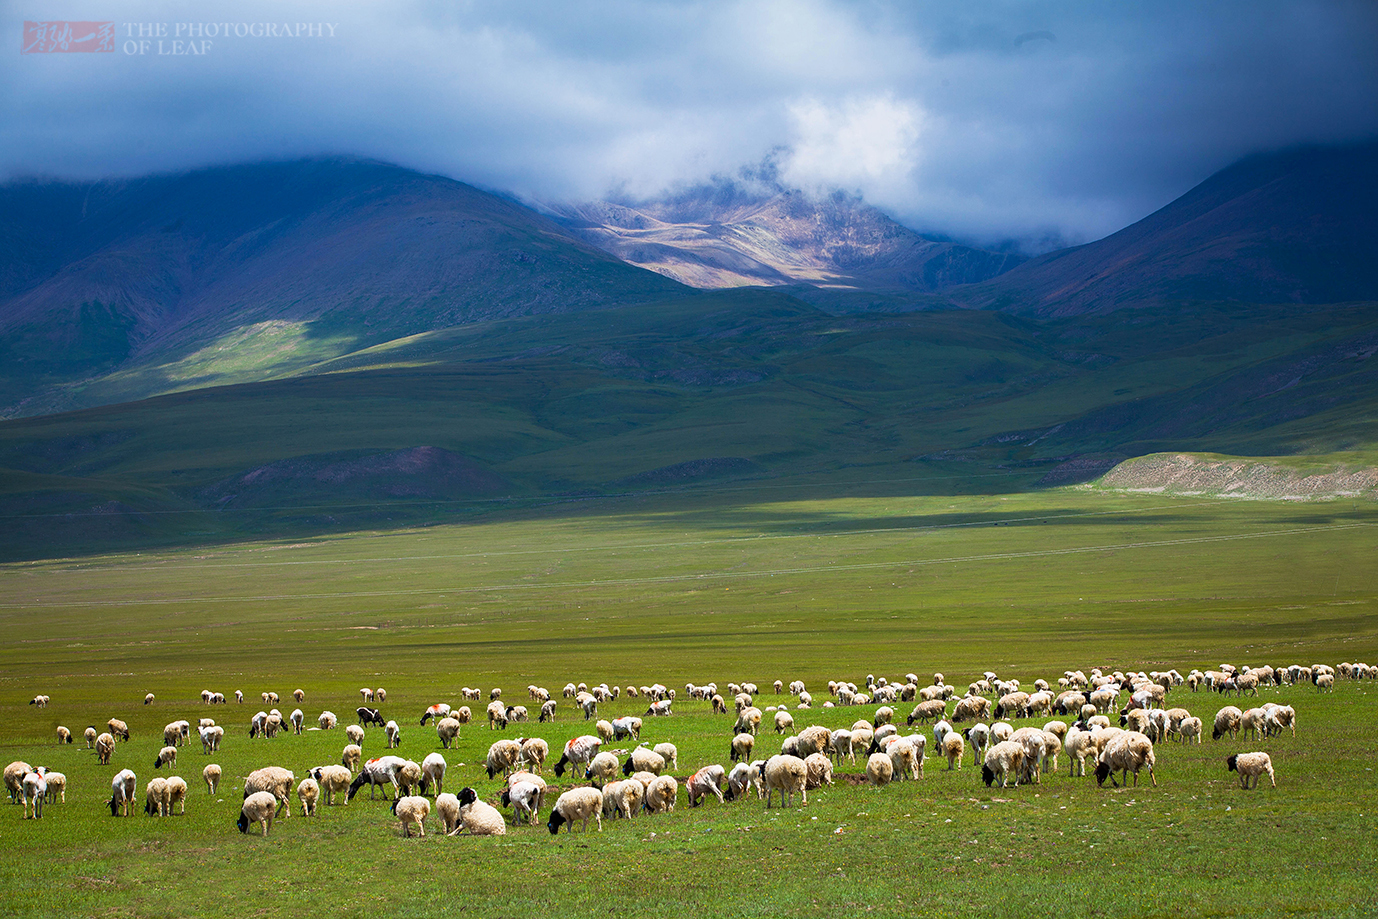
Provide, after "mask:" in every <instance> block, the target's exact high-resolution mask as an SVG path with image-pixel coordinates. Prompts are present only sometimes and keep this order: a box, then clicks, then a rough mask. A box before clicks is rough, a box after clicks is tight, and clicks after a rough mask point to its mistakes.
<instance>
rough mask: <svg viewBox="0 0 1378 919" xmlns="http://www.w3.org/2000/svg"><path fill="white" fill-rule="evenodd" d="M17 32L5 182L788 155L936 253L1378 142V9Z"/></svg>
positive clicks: (7, 74) (718, 11)
mask: <svg viewBox="0 0 1378 919" xmlns="http://www.w3.org/2000/svg"><path fill="white" fill-rule="evenodd" d="M5 9H6V15H5V17H4V19H3V20H0V26H2V27H3V29H4V30H5V31H6V32H7V34H8V36H9V37H7V38H4V39H3V41H5V42H8V43H9V46H10V47H11V48H12V49H14V50H13V51H12V52H11V53H9V54H5V55H0V61H2V62H3V63H0V79H2V80H3V83H4V85H5V86H6V90H7V91H6V92H5V93H4V94H3V95H0V129H3V136H4V137H5V143H4V145H3V146H0V171H2V172H3V173H4V174H5V175H15V174H24V173H47V174H56V175H63V176H83V177H93V176H107V175H130V174H137V173H142V172H148V171H154V170H169V169H181V168H186V167H192V166H199V165H205V164H209V163H220V162H229V161H236V160H247V159H258V158H265V157H283V156H296V155H302V154H315V153H353V154H358V155H364V156H374V157H378V158H382V159H387V160H391V161H395V162H399V163H403V164H405V165H409V166H413V167H417V168H422V169H427V170H433V171H437V172H442V173H445V174H447V175H451V176H454V177H456V178H460V179H464V180H466V181H470V182H474V183H477V184H481V185H484V186H487V187H490V188H497V189H505V190H510V191H513V192H515V193H517V194H520V195H524V196H527V197H530V198H533V199H537V200H552V199H586V198H591V197H598V196H604V195H608V194H621V195H626V196H642V195H652V194H655V193H656V192H658V191H661V190H664V189H667V188H671V187H675V186H678V185H683V184H687V183H692V182H696V181H701V180H703V179H706V178H708V177H710V176H713V175H732V174H735V173H736V172H737V171H738V170H739V169H741V168H742V167H744V166H752V165H755V164H759V163H761V162H762V161H763V160H764V159H766V158H767V157H771V158H772V159H773V162H774V163H775V165H776V167H777V168H778V170H779V174H780V176H781V177H782V178H784V179H785V180H786V181H788V182H791V183H793V184H797V185H800V186H804V187H809V188H834V187H841V188H846V189H850V190H854V191H858V192H861V193H862V194H864V195H866V197H867V198H868V200H871V201H872V202H874V203H876V204H879V205H881V206H882V207H884V208H886V209H887V210H888V211H890V212H891V213H892V214H894V215H895V216H897V217H899V218H900V219H902V220H904V221H905V222H907V223H909V224H910V225H913V226H917V227H919V228H922V229H937V230H944V231H947V232H949V233H954V234H960V235H964V236H968V237H972V238H978V239H988V240H989V239H998V238H1002V237H1019V238H1024V239H1038V238H1052V239H1056V238H1062V239H1069V240H1081V239H1089V238H1094V237H1096V236H1100V235H1103V234H1105V233H1107V232H1110V231H1113V230H1115V229H1117V228H1119V227H1121V226H1123V225H1125V224H1126V223H1129V222H1131V221H1133V220H1135V219H1137V218H1139V217H1141V216H1143V215H1144V214H1146V213H1148V212H1149V211H1151V210H1153V209H1155V208H1157V207H1159V206H1161V205H1163V204H1165V203H1167V201H1169V200H1171V198H1173V197H1175V196H1176V195H1178V194H1180V193H1181V192H1182V191H1185V190H1186V189H1187V188H1189V187H1190V186H1191V185H1193V184H1194V183H1196V182H1197V181H1200V180H1201V179H1202V178H1204V177H1205V176H1206V175H1208V174H1209V173H1210V172H1212V171H1214V170H1215V169H1218V168H1220V167H1222V166H1225V165H1227V164H1228V163H1229V162H1231V161H1232V160H1234V159H1236V158H1238V157H1240V156H1242V155H1245V154H1247V153H1249V152H1253V151H1255V150H1261V149H1271V148H1276V147H1279V146H1285V145H1288V144H1293V143H1298V142H1317V141H1319V142H1327V141H1342V140H1349V139H1356V138H1364V137H1371V136H1373V135H1374V134H1375V132H1378V66H1376V65H1375V63H1374V58H1375V57H1378V56H1375V55H1374V54H1373V47H1374V45H1373V40H1374V36H1375V34H1378V5H1375V4H1373V3H1371V2H1368V0H1360V2H1353V3H1344V2H1316V3H1305V2H1298V3H1260V2H1248V3H1226V2H1219V3H1209V4H1199V3H1187V2H1180V3H1169V2H1154V3H1142V4H1134V3H1122V2H1116V3H1103V2H1096V3H1064V2H1056V3H1054V2H1046V3H1040V2H970V0H964V2H961V3H956V2H953V3H909V2H892V3H887V2H870V3H831V2H822V0H813V2H808V0H799V2H773V3H772V2H751V3H706V2H705V3H693V2H684V3H668V2H667V3H655V2H646V0H636V2H609V3H598V4H572V3H564V2H550V3H535V2H530V3H511V4H495V3H462V2H461V3H450V2H447V3H425V4H422V3H410V4H408V3H398V4H387V5H384V4H376V5H367V6H366V5H363V4H349V5H341V4H321V3H291V2H288V3H274V4H258V3H247V4H246V3H234V4H217V3H208V4H194V5H193V4H186V3H156V2H154V3H140V4H132V3H129V2H127V0H107V2H97V0H82V2H69V3H62V4H57V3H50V2H45V0H38V2H34V3H32V4H31V5H29V6H24V7H19V6H16V5H13V4H7V5H6V6H5ZM41 17H50V18H54V19H57V18H61V19H65V20H101V21H103V20H111V21H115V22H116V23H117V38H116V50H115V51H114V52H113V53H110V54H19V53H18V51H19V45H20V44H21V35H20V33H21V27H22V23H23V21H24V20H26V19H39V18H41ZM139 22H144V23H166V24H167V28H168V30H169V32H170V33H173V34H169V35H168V36H167V37H166V39H165V40H164V41H165V44H164V45H163V46H162V49H161V50H165V51H166V50H171V49H172V47H173V46H171V45H170V44H169V43H168V40H169V39H171V40H175V39H176V38H177V35H176V34H175V32H176V29H177V24H178V23H203V24H209V23H219V24H221V25H223V24H225V23H230V24H252V23H275V24H282V23H286V24H288V25H289V26H291V27H292V28H291V29H279V34H278V35H277V36H276V37H270V36H269V35H267V34H262V35H261V37H260V36H255V35H253V34H246V35H243V36H239V35H231V37H228V38H227V37H223V35H222V36H219V37H216V38H214V39H212V45H211V46H209V47H208V48H207V49H206V50H207V53H206V54H204V55H186V54H184V55H180V56H173V55H168V54H159V53H157V52H158V50H160V49H159V48H158V47H157V46H156V45H152V46H149V47H147V48H146V49H145V48H141V47H139V46H137V45H133V46H131V45H129V44H128V42H129V41H131V40H134V41H137V40H138V39H139V34H138V33H139V28H138V26H137V23H139ZM322 22H325V23H329V24H330V25H332V26H333V28H334V32H333V35H328V34H325V32H324V31H322V33H321V34H319V35H316V34H313V33H311V32H310V30H308V34H305V35H297V34H290V33H293V32H298V31H300V30H299V29H296V24H297V23H322ZM202 28H203V29H204V28H205V27H204V26H203V27H202ZM191 31H192V28H191V27H186V28H184V29H183V37H184V38H187V37H194V36H190V33H191ZM284 32H287V33H289V34H284ZM184 50H185V48H184ZM130 51H138V52H142V53H127V52H130Z"/></svg>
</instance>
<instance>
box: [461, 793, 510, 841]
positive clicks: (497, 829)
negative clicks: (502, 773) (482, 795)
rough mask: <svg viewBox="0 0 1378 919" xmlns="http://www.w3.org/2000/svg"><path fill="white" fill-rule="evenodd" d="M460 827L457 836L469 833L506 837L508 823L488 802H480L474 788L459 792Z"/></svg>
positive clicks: (500, 812)
mask: <svg viewBox="0 0 1378 919" xmlns="http://www.w3.org/2000/svg"><path fill="white" fill-rule="evenodd" d="M459 821H460V827H459V828H458V829H456V830H455V831H454V832H455V834H459V833H465V832H467V833H468V834H469V835H470V836H506V835H507V821H506V820H504V819H503V817H502V811H500V810H498V809H497V808H496V807H494V806H493V805H491V804H489V803H488V802H487V801H481V800H479V796H478V793H477V792H476V791H474V790H473V789H472V788H462V789H460V792H459Z"/></svg>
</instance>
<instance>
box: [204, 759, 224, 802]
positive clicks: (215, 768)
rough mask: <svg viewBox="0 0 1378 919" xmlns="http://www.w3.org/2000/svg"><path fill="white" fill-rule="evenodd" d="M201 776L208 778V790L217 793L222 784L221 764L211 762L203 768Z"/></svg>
mask: <svg viewBox="0 0 1378 919" xmlns="http://www.w3.org/2000/svg"><path fill="white" fill-rule="evenodd" d="M201 778H203V779H205V780H206V791H208V792H210V793H211V794H212V795H213V794H215V789H216V788H217V787H218V786H219V785H220V766H219V765H218V764H216V763H211V764H210V765H208V766H207V767H206V768H205V769H202V770H201Z"/></svg>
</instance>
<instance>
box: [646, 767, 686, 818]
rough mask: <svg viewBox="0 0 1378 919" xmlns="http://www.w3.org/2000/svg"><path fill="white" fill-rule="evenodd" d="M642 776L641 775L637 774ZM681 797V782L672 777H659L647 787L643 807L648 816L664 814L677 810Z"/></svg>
mask: <svg viewBox="0 0 1378 919" xmlns="http://www.w3.org/2000/svg"><path fill="white" fill-rule="evenodd" d="M637 774H638V775H640V774H641V773H637ZM678 797H679V782H677V781H675V777H674V776H671V775H658V776H656V777H655V778H654V779H653V780H652V781H651V784H649V785H647V786H646V798H645V800H644V801H643V802H642V807H643V808H644V809H645V811H646V812H647V813H648V814H662V813H666V812H668V811H672V810H674V809H675V801H676V800H677V799H678Z"/></svg>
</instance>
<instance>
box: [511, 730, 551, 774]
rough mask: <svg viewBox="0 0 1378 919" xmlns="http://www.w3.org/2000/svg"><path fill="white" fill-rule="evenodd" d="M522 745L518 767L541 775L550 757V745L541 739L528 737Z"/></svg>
mask: <svg viewBox="0 0 1378 919" xmlns="http://www.w3.org/2000/svg"><path fill="white" fill-rule="evenodd" d="M521 745H522V752H521V755H520V756H518V757H517V763H518V765H520V766H522V767H523V768H526V769H530V770H531V771H532V772H535V773H536V774H537V775H540V774H541V767H542V766H544V765H545V760H546V757H547V756H549V755H550V745H549V744H548V743H546V742H545V741H544V740H542V739H541V738H539V737H528V738H526V739H524V740H522V741H521Z"/></svg>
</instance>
